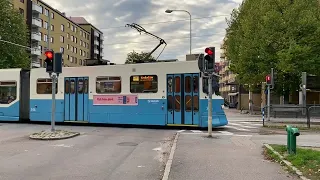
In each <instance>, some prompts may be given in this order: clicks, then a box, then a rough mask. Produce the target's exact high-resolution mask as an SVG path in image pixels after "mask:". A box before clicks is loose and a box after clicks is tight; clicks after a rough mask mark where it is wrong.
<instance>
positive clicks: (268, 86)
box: [267, 85, 270, 121]
mask: <svg viewBox="0 0 320 180" xmlns="http://www.w3.org/2000/svg"><path fill="white" fill-rule="evenodd" d="M267 88H268V89H267V93H268V101H267V107H268V115H267V116H268V121H270V85H267Z"/></svg>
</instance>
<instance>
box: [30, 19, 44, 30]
mask: <svg viewBox="0 0 320 180" xmlns="http://www.w3.org/2000/svg"><path fill="white" fill-rule="evenodd" d="M32 26H33V27H39V28H40V27H41V26H42V24H41V21H40V19H36V18H33V19H32Z"/></svg>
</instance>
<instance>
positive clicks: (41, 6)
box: [40, 6, 43, 14]
mask: <svg viewBox="0 0 320 180" xmlns="http://www.w3.org/2000/svg"><path fill="white" fill-rule="evenodd" d="M40 7H41V14H43V7H42V6H40Z"/></svg>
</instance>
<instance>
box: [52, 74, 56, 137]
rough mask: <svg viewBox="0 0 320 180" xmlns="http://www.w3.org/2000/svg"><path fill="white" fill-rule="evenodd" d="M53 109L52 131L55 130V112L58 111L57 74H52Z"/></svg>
mask: <svg viewBox="0 0 320 180" xmlns="http://www.w3.org/2000/svg"><path fill="white" fill-rule="evenodd" d="M51 78H52V110H51V132H54V131H55V119H54V118H55V112H56V75H55V74H52V76H51Z"/></svg>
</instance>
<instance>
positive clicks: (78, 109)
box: [64, 77, 89, 121]
mask: <svg viewBox="0 0 320 180" xmlns="http://www.w3.org/2000/svg"><path fill="white" fill-rule="evenodd" d="M64 83H65V94H64V119H65V121H87V120H88V103H89V95H88V89H89V88H88V86H89V78H88V77H67V78H65V80H64Z"/></svg>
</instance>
